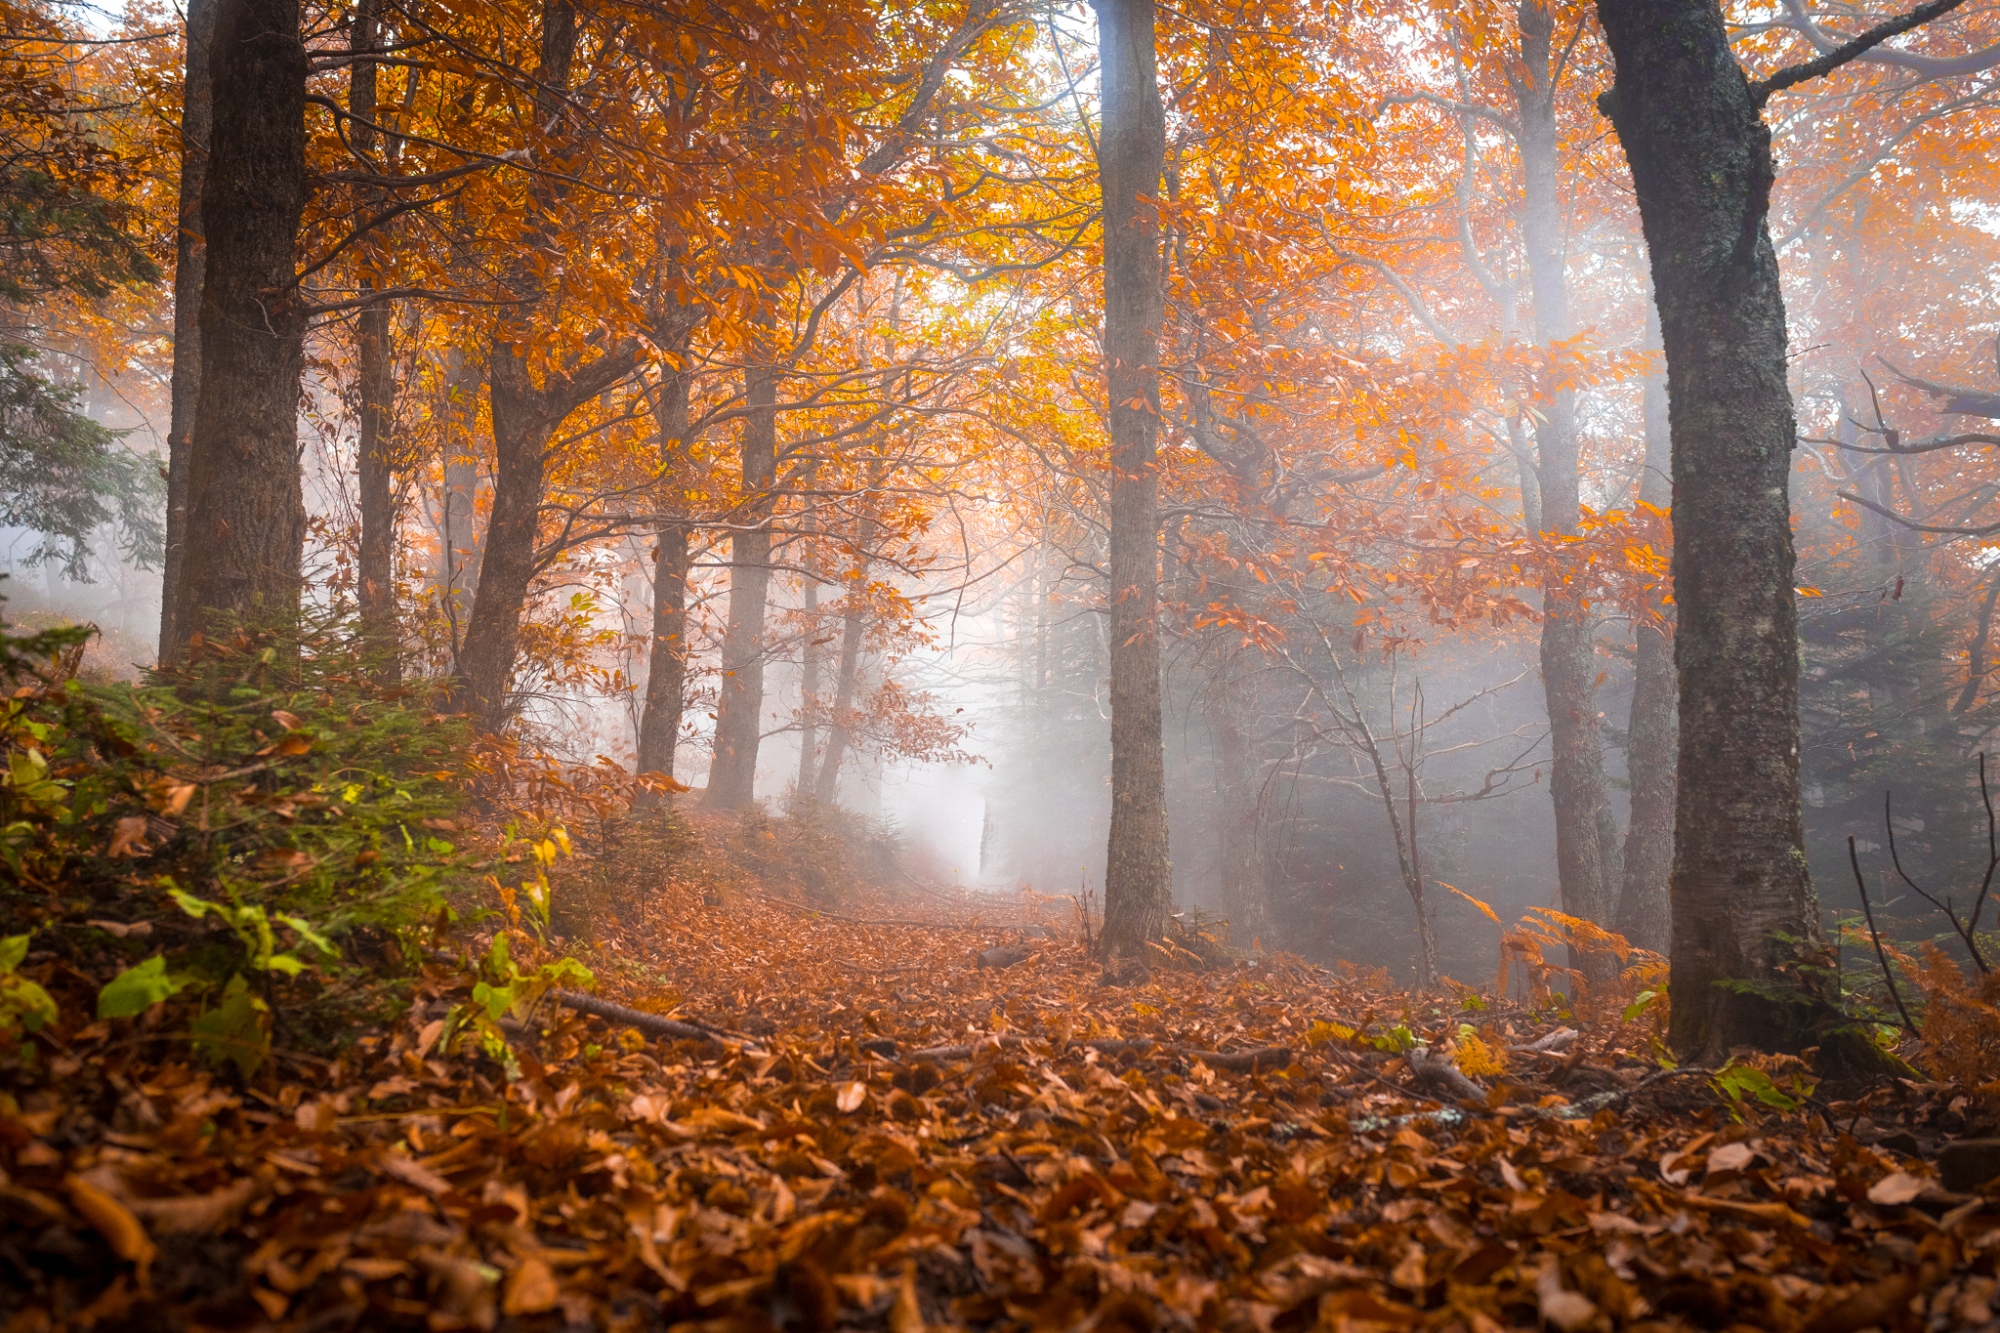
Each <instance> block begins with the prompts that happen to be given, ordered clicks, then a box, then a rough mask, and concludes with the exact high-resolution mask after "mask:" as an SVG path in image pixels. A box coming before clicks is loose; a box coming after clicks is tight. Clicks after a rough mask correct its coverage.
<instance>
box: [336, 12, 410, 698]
mask: <svg viewBox="0 0 2000 1333" xmlns="http://www.w3.org/2000/svg"><path fill="white" fill-rule="evenodd" d="M348 43H349V45H350V47H351V48H352V49H354V50H357V51H373V50H375V49H376V48H378V47H379V46H380V45H381V0H361V3H360V4H358V5H357V6H356V7H355V11H354V28H353V32H352V35H351V36H350V37H349V38H348ZM380 69H381V65H380V62H379V61H377V60H373V59H357V60H356V61H355V62H354V64H353V66H352V67H351V69H350V70H349V77H350V78H351V79H352V80H353V87H352V89H351V91H350V93H349V97H348V102H349V105H350V106H351V107H352V108H353V111H354V114H355V116H356V118H357V119H358V121H359V122H360V123H358V124H356V125H355V126H354V129H353V132H352V141H353V144H354V149H355V152H356V153H357V154H358V155H359V156H360V157H361V158H362V160H363V161H365V162H366V163H367V164H368V165H369V166H370V167H371V168H375V169H378V170H379V169H381V167H382V165H383V164H381V163H377V162H376V161H375V149H376V145H377V141H378V139H379V138H380V136H379V135H378V134H377V133H376V132H375V130H374V129H373V128H372V127H371V126H372V124H373V123H376V122H377V121H378V115H377V96H376V94H377V86H376V85H377V78H378V75H379V73H380ZM363 198H364V199H366V200H368V201H369V203H370V205H371V206H376V205H379V203H380V198H379V192H377V191H372V190H371V191H365V192H364V193H363ZM383 258H384V256H383V254H382V245H381V242H380V237H379V234H378V235H377V236H373V237H370V238H369V240H368V241H367V242H366V243H365V244H364V247H363V250H362V263H363V267H364V269H366V268H369V267H370V266H373V265H376V264H379V263H380V262H381V261H382V259H383ZM375 280H376V279H375V274H374V273H372V272H364V274H363V276H362V279H361V282H360V283H359V287H360V292H361V294H362V295H363V296H366V295H368V294H369V293H371V292H373V291H374V290H375ZM391 313H392V310H391V306H390V304H389V303H388V302H386V301H384V302H380V303H377V304H375V305H367V306H363V307H362V308H361V310H360V313H359V314H358V315H357V316H356V319H355V343H356V346H355V361H356V376H355V378H356V385H355V388H356V391H357V394H358V396H359V398H360V403H359V409H360V431H359V435H360V438H359V440H358V441H357V452H358V453H359V455H360V458H359V466H358V471H359V473H360V476H359V482H360V490H361V552H360V555H361V558H360V568H359V569H358V570H357V571H356V572H357V576H358V584H359V587H358V593H359V597H360V602H361V630H362V634H363V637H364V638H365V639H366V640H367V642H368V645H369V647H370V648H371V649H372V650H373V651H374V652H376V653H380V654H382V659H383V660H382V672H383V675H384V677H385V678H386V679H388V680H390V681H394V680H395V679H397V678H398V677H399V676H400V675H401V671H400V668H399V665H398V654H397V645H396V499H395V480H396V479H395V472H394V465H393V463H392V461H391V443H390V431H391V427H392V423H393V421H394V419H395V413H394V404H395V395H396V386H395V381H394V378H393V376H392V364H393V355H394V354H393V349H392V348H391V347H390V343H389V339H390V327H391V325H390V316H391Z"/></svg>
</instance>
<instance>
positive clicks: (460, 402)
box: [437, 347, 486, 675]
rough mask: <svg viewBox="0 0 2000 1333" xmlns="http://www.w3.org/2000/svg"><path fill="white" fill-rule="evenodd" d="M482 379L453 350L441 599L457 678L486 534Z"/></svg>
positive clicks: (448, 377)
mask: <svg viewBox="0 0 2000 1333" xmlns="http://www.w3.org/2000/svg"><path fill="white" fill-rule="evenodd" d="M481 379H482V375H481V372H480V370H479V368H478V367H477V366H475V365H473V364H472V363H470V362H469V361H468V360H467V358H466V356H465V353H464V352H463V351H461V350H460V349H458V348H455V347H454V348H452V349H451V350H450V351H449V352H447V354H446V365H445V398H446V406H445V436H444V460H443V461H444V468H443V471H444V494H443V495H442V496H440V497H439V504H438V570H437V594H438V599H439V604H440V609H442V610H443V612H444V614H445V624H446V629H447V631H448V632H449V633H450V635H451V660H452V674H453V675H458V674H460V661H459V659H460V657H461V655H462V654H463V652H464V650H465V630H466V625H467V624H468V623H469V622H470V621H471V619H472V602H473V599H474V597H476V596H477V595H478V591H479V565H480V562H481V559H482V558H483V557H484V555H485V542H486V534H485V530H484V529H483V528H482V527H481V526H480V524H479V503H478V501H479V459H478V450H479V444H478V439H477V437H476V434H475V430H474V423H475V422H476V420H477V419H478V416H479V404H478V400H479V389H480V383H481Z"/></svg>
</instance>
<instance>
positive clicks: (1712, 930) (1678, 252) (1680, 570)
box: [1598, 0, 1957, 1058]
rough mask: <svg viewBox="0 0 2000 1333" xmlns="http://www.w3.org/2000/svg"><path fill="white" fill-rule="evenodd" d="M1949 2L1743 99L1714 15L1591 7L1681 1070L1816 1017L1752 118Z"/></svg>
mask: <svg viewBox="0 0 2000 1333" xmlns="http://www.w3.org/2000/svg"><path fill="white" fill-rule="evenodd" d="M1956 3H1957V0H1934V3H1932V4H1929V5H1925V6H1923V7H1921V9H1920V10H1918V11H1913V15H1915V16H1916V17H1915V18H1914V20H1913V19H1912V16H1905V18H1904V19H1903V20H1898V21H1894V22H1891V23H1887V24H1883V25H1880V26H1878V27H1876V28H1873V29H1870V31H1869V32H1868V33H1867V34H1864V35H1863V36H1862V37H1861V38H1857V39H1856V40H1855V41H1853V42H1849V43H1847V44H1845V45H1844V46H1842V47H1840V48H1838V49H1837V51H1836V52H1834V53H1832V54H1829V55H1823V56H1821V57H1820V58H1819V59H1817V60H1814V61H1810V62H1807V63H1806V64H1804V65H1799V66H1794V67H1792V68H1790V69H1788V70H1785V71H1783V72H1781V73H1779V74H1776V75H1774V76H1772V77H1771V78H1769V79H1766V80H1763V81H1762V82H1760V83H1757V84H1754V85H1753V84H1752V83H1751V82H1750V80H1749V78H1748V77H1747V76H1746V75H1745V73H1744V71H1743V68H1742V67H1741V66H1740V65H1739V64H1738V63H1737V61H1736V57H1735V55H1734V54H1733V53H1732V52H1731V50H1730V46H1729V34H1728V29H1727V27H1726V26H1725V24H1724V22H1723V16H1722V12H1721V10H1720V8H1719V7H1718V6H1717V5H1716V4H1715V3H1714V0H1598V14H1599V17H1600V18H1601V20H1602V22H1603V25H1604V31H1605V36H1606V37H1607V39H1608V40H1609V42H1610V45H1611V51H1612V55H1613V57H1614V59H1615V60H1616V62H1617V78H1616V82H1615V83H1614V85H1613V87H1612V88H1611V90H1610V91H1609V92H1607V93H1606V94H1604V96H1603V97H1602V98H1601V99H1600V105H1601V106H1602V108H1603V110H1604V111H1605V113H1606V114H1607V115H1608V116H1609V117H1610V119H1611V123H1612V125H1613V126H1614V127H1615V129H1616V130H1617V132H1618V138H1619V141H1620V143H1621V144H1622V145H1623V147H1624V149H1625V155H1626V160H1627V162H1628V163H1629V164H1630V167H1631V172H1632V182H1633V186H1634V188H1635V190H1636V191H1637V194H1638V198H1639V213H1640V218H1641V220H1642V221H1643V223H1644V226H1645V233H1646V242H1647V246H1648V248H1649V250H1650V252H1651V256H1652V268H1653V273H1652V280H1653V291H1654V294H1655V300H1656V301H1657V303H1658V306H1659V315H1660V333H1661V341H1662V345H1663V346H1664V348H1665V351H1666V360H1667V403H1668V419H1669V424H1670V430H1671V434H1672V440H1673V480H1674V495H1673V519H1674V534H1675V542H1674V556H1673V565H1674V595H1675V601H1676V603H1677V605H1678V608H1679V611H1678V623H1677V628H1676V632H1675V634H1676V637H1675V664H1676V668H1677V671H1678V674H1679V685H1680V760H1679V765H1678V783H1679V788H1678V790H1679V796H1678V803H1677V810H1676V816H1675V827H1674V872H1673V884H1672V911H1673V924H1672V947H1671V958H1672V977H1671V982H1670V984H1671V985H1672V987H1673V995H1674V1006H1673V1027H1672V1034H1671V1035H1672V1040H1673V1043H1674V1045H1675V1047H1676V1048H1677V1049H1679V1050H1681V1051H1683V1052H1686V1053H1689V1054H1693V1055H1699V1056H1703V1057H1709V1058H1719V1057H1720V1056H1722V1055H1723V1054H1724V1053H1726V1052H1727V1051H1728V1050H1729V1049H1730V1048H1731V1047H1732V1046H1737V1045H1754V1046H1757V1047H1759V1048H1763V1049H1770V1048H1786V1047H1797V1046H1799V1045H1803V1044H1805V1043H1806V1042H1808V1041H1811V1040H1813V1039H1814V1038H1815V1036H1816V1035H1818V1034H1819V1033H1820V1032H1822V1031H1824V1029H1825V1028H1826V1027H1827V1026H1828V1024H1829V1023H1830V1022H1831V1021H1833V1019H1834V1017H1835V1015H1836V1012H1837V1010H1836V1005H1837V996H1836V994H1835V993H1834V988H1833V985H1832V981H1831V976H1830V973H1829V972H1827V971H1826V970H1825V968H1824V963H1823V955H1824V947H1823V943H1822V937H1821V931H1820V924H1819V912H1818V904H1817V901H1816V899H1815V897H1814V894H1813V887H1812V880H1811V876H1810V874H1809V873H1808V871H1807V868H1806V858H1805V846H1804V832H1803V826H1802V822H1801V817H1800V804H1799V800H1800V792H1799V753H1798V752H1799V713H1798V639H1797V626H1798V614H1797V607H1796V604H1795V600H1794V592H1793V568H1794V564H1795V556H1794V552H1793V548H1792V534H1791V526H1790V506H1789V500H1788V491H1787V486H1788V482H1789V474H1790V471H1791V460H1792V450H1793V448H1794V447H1795V444H1796V437H1797V426H1796V421H1795V418H1794V415H1793V407H1792V398H1791V392H1790V389H1789V387H1788V385H1787V383H1786V378H1785V373H1786V331H1785V303H1784V297H1783V295H1782V293H1781V291H1780V289H1779V274H1778V261H1777V253H1776V251H1775V249H1774V248H1773V246H1772V243H1771V234H1770V228H1769V225H1768V220H1767V214H1768V210H1769V206H1770V197H1771V187H1772V185H1773V183H1774V181H1775V179H1776V167H1775V165H1774V162H1773V158H1772V154H1771V134H1770V130H1769V129H1768V128H1767V127H1766V126H1765V124H1764V119H1763V106H1764V103H1765V101H1766V100H1767V99H1768V98H1769V97H1770V96H1771V94H1772V93H1773V92H1775V91H1778V90H1780V89H1782V88H1786V87H1789V86H1791V85H1792V84H1795V83H1798V82H1800V81H1802V80H1804V79H1807V78H1811V77H1814V76H1816V75H1819V74H1824V73H1827V72H1829V71H1830V70H1832V69H1834V68H1836V67H1837V66H1838V65H1839V64H1841V63H1844V61H1846V60H1849V59H1852V58H1854V57H1855V56H1857V55H1860V54H1862V53H1863V52H1864V51H1866V50H1867V49H1869V48H1870V47H1872V46H1874V45H1876V44H1879V43H1880V42H1882V41H1883V40H1886V39H1887V38H1888V37H1891V36H1894V35H1896V34H1897V33H1899V32H1903V31H1907V30H1908V29H1909V28H1911V27H1914V26H1916V23H1918V22H1922V21H1924V19H1927V18H1929V17H1933V16H1935V15H1937V14H1941V13H1943V12H1945V11H1947V10H1949V9H1951V8H1953V7H1954V6H1955V4H1956Z"/></svg>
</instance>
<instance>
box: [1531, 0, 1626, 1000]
mask: <svg viewBox="0 0 2000 1333" xmlns="http://www.w3.org/2000/svg"><path fill="white" fill-rule="evenodd" d="M1515 12H1516V15H1517V16H1518V19H1519V22H1520V30H1521V66H1520V69H1519V70H1518V71H1517V72H1516V73H1515V74H1514V75H1513V88H1514V104H1515V108H1516V111H1517V114H1518V117H1519V119H1518V125H1519V130H1520V132H1519V135H1518V142H1519V144H1520V148H1521V166H1522V176H1523V190H1522V209H1521V237H1522V241H1523V245H1524V248H1525V250H1526V252H1527V261H1528V280H1529V284H1530V286H1531V287H1532V288H1533V290H1534V295H1535V341H1536V342H1538V343H1540V344H1542V345H1543V346H1544V347H1546V346H1548V345H1550V344H1552V343H1556V342H1560V341H1561V340H1563V339H1565V338H1568V337H1569V336H1570V335H1571V329H1570V316H1569V287H1568V280H1567V276H1566V274H1565V273H1564V258H1563V233H1562V207H1561V200H1560V197H1559V195H1558V192H1557V172H1558V157H1557V144H1556V100H1555V65H1554V61H1553V59H1552V55H1553V52H1552V36H1553V30H1554V15H1553V14H1552V13H1551V11H1550V10H1549V9H1548V8H1545V7H1544V6H1543V4H1542V3H1541V2H1540V0H1520V3H1519V4H1518V6H1517V7H1516V11H1515ZM1535 443H1536V446H1537V448H1536V453H1537V455H1538V457H1539V460H1540V462H1539V475H1538V478H1537V479H1538V481H1539V483H1540V491H1541V521H1542V525H1543V528H1544V530H1546V531H1550V532H1554V533H1557V534H1559V535H1561V536H1565V537H1568V536H1574V535H1575V533H1576V528H1577V523H1578V521H1579V519H1580V518H1581V517H1582V507H1581V497H1580V494H1579V477H1578V465H1577V439H1576V395H1575V394H1574V393H1572V392H1570V391H1569V390H1566V389H1553V390H1550V391H1547V392H1545V393H1543V394H1542V395H1541V407H1540V418H1539V419H1538V420H1537V421H1536V423H1535ZM1524 507H1525V497H1524ZM1586 593H1587V590H1586V589H1584V588H1582V587H1579V586H1578V585H1577V584H1576V582H1575V581H1574V579H1573V578H1572V577H1571V576H1570V574H1569V572H1568V571H1566V570H1563V569H1561V568H1557V567H1551V568H1550V570H1549V571H1548V573H1547V574H1546V575H1544V577H1543V580H1542V643H1541V659H1542V688H1543V692H1544V697H1545V699H1546V701H1547V705H1548V713H1549V748H1550V750H1551V751H1552V755H1551V764H1550V772H1549V796H1550V798H1551V799H1552V801H1553V802H1554V805H1555V816H1556V872H1557V876H1558V878H1559V880H1560V881H1561V886H1562V903H1563V910H1564V911H1565V912H1568V913H1569V914H1570V915H1571V916H1578V917H1583V918H1584V919H1586V920H1589V921H1598V922H1604V921H1609V920H1610V919H1611V907H1612V902H1613V896H1612V884H1611V877H1610V874H1609V873H1608V861H1609V852H1610V849H1609V848H1608V847H1607V846H1606V843H1605V839H1606V837H1607V836H1610V837H1612V838H1615V837H1616V830H1615V828H1614V827H1613V826H1612V824H1611V818H1610V811H1609V805H1608V802H1607V799H1606V794H1605V781H1604V745H1603V738H1602V736H1601V734H1600V730H1599V727H1598V723H1597V660H1596V649H1595V645H1594V642H1593V632H1594V625H1593V623H1592V617H1591V615H1590V611H1589V608H1588V605H1587V601H1586ZM1601 962H1602V959H1601V957H1586V958H1581V959H1577V960H1573V965H1575V966H1578V967H1582V968H1584V969H1585V970H1586V971H1587V972H1590V973H1601V972H1602V971H1604V970H1605V969H1604V968H1603V967H1602V966H1601Z"/></svg>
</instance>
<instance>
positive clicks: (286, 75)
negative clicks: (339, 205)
mask: <svg viewBox="0 0 2000 1333" xmlns="http://www.w3.org/2000/svg"><path fill="white" fill-rule="evenodd" d="M214 49H215V50H216V51H217V52H219V53H220V54H221V57H222V58H221V59H218V60H216V61H214V80H213V94H212V101H211V113H212V116H213V120H212V122H211V127H210V140H209V157H208V169H207V173H206V176H205V178H204V180H203V185H202V206H201V221H202V235H203V237H204V239H205V240H206V242H207V246H208V254H207V258H206V264H205V266H204V269H203V277H202V302H201V395H200V398H199V400H198V402H199V406H198V407H197V409H196V411H195V420H194V427H193V434H192V435H191V437H190V447H189V451H188V454H189V458H188V521H187V529H186V541H187V553H186V559H185V563H184V565H183V576H182V583H183V587H182V592H181V597H180V610H179V612H178V615H179V624H180V626H181V628H182V629H183V630H184V631H185V632H186V633H188V634H194V633H201V632H204V631H206V630H208V629H211V628H215V627H218V626H219V625H220V624H222V623H225V622H227V621H229V620H231V619H236V618H242V619H246V620H258V621H265V622H271V621H282V620H286V619H289V618H290V617H291V616H292V615H293V614H295V612H296V609H297V606H298V600H299V580H300V569H299V565H300V560H301V558H302V556H303V553H304V546H305V502H304V498H303V496H302V494H301V488H300V482H299V431H298V414H299V373H300V360H301V351H302V336H303V333H304V330H305V315H304V312H303V311H302V309H301V308H300V303H299V300H298V295H297V292H296V290H295V289H294V286H293V280H294V276H295V273H296V268H295V263H294V257H293V254H294V249H295V247H296V245H297V241H298V232H299V216H300V213H301V211H302V210H303V208H304V205H305V193H306V188H305V187H306V157H305V147H306V135H305V92H306V72H307V66H306V53H305V46H304V44H303V43H302V42H301V41H300V40H299V5H298V0H221V3H220V4H219V6H218V8H217V10H216V15H215V37H214Z"/></svg>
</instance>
